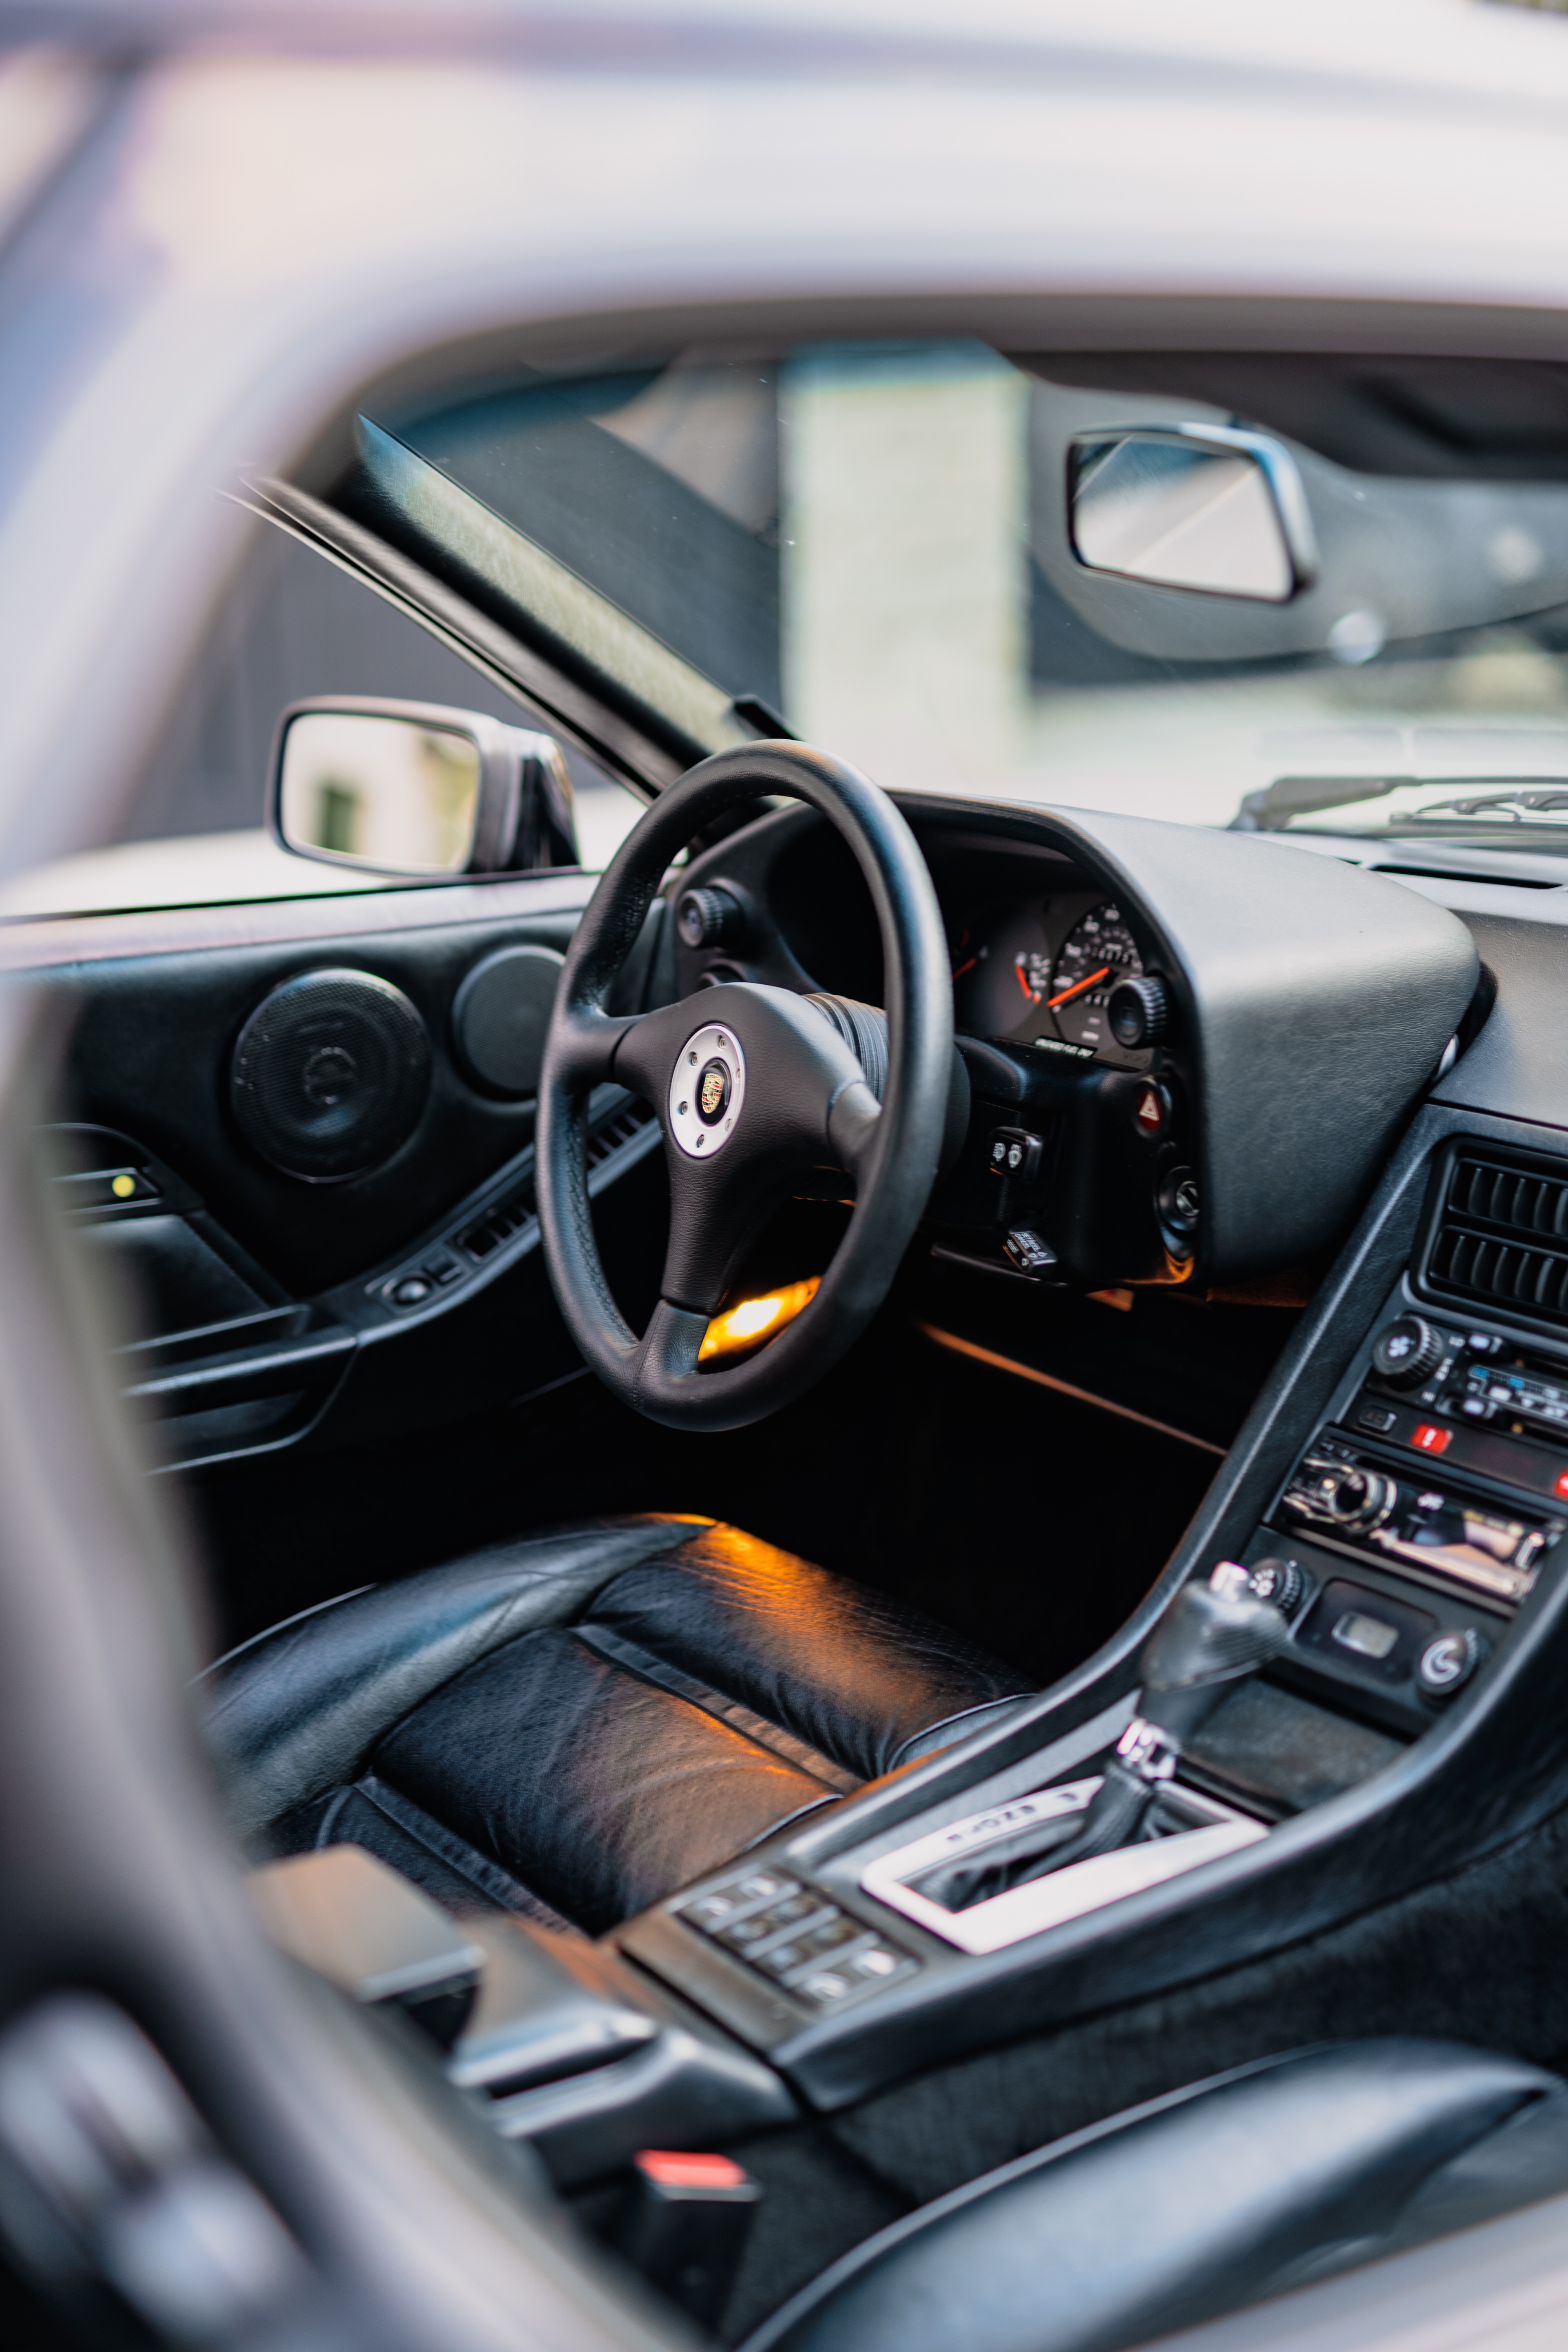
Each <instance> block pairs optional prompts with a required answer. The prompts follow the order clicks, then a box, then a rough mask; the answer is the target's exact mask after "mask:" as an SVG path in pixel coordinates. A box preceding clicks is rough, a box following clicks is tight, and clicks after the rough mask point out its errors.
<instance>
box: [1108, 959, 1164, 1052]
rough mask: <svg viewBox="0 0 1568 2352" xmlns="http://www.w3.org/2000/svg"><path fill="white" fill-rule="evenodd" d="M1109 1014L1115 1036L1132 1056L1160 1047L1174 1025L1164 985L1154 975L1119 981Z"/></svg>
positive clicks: (1135, 976) (1113, 992) (1137, 975)
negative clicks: (1143, 1047) (1146, 1048)
mask: <svg viewBox="0 0 1568 2352" xmlns="http://www.w3.org/2000/svg"><path fill="white" fill-rule="evenodd" d="M1105 1013H1106V1019H1107V1020H1108V1021H1109V1022H1110V1034H1111V1035H1112V1036H1113V1037H1114V1038H1115V1040H1116V1042H1117V1044H1118V1045H1124V1046H1125V1047H1126V1048H1127V1050H1128V1052H1129V1053H1135V1052H1136V1051H1137V1049H1138V1047H1139V1046H1140V1045H1158V1044H1159V1042H1160V1040H1161V1038H1162V1037H1163V1035H1164V1034H1165V1031H1166V1029H1167V1027H1168V1026H1169V1025H1170V1017H1171V1003H1170V999H1169V997H1168V996H1167V995H1166V993H1165V983H1164V982H1163V980H1156V979H1155V977H1154V975H1153V973H1152V972H1151V971H1144V972H1138V973H1135V974H1133V975H1132V976H1131V978H1129V979H1127V980H1119V981H1118V982H1117V983H1116V985H1115V987H1114V988H1113V989H1112V990H1111V992H1110V999H1109V1001H1108V1003H1107V1004H1106V1008H1105Z"/></svg>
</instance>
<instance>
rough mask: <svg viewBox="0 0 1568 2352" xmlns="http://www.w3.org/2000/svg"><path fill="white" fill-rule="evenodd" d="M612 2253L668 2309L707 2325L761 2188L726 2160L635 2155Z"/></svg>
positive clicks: (681, 2153)
mask: <svg viewBox="0 0 1568 2352" xmlns="http://www.w3.org/2000/svg"><path fill="white" fill-rule="evenodd" d="M632 2175H633V2187H632V2193H631V2197H630V2199H629V2200H628V2202H627V2204H626V2210H625V2212H624V2213H623V2215H622V2217H621V2222H620V2226H619V2228H618V2229H617V2231H616V2240H615V2243H616V2252H617V2253H618V2254H620V2255H621V2256H622V2258H623V2260H625V2261H626V2262H628V2263H631V2264H632V2266H633V2268H634V2269H636V2270H638V2271H640V2272H641V2273H642V2275H643V2276H644V2278H646V2279H647V2283H648V2284H649V2285H650V2286H653V2287H657V2288H658V2291H659V2293H660V2294H665V2295H668V2298H669V2300H670V2301H671V2303H676V2304H679V2305H680V2308H681V2309H682V2310H683V2311H687V2312H689V2313H690V2315H691V2316H692V2318H693V2319H695V2320H698V2321H700V2323H701V2324H702V2325H703V2326H714V2325H715V2324H716V2322H717V2321H718V2319H719V2317H720V2315H721V2313H722V2311H723V2309H724V2305H725V2304H726V2303H727V2302H728V2301H729V2299H730V2291H731V2287H732V2286H733V2285H734V2284H735V2277H736V2273H738V2271H739V2270H740V2267H741V2257H742V2254H743V2253H744V2252H745V2250H746V2241H747V2239H748V2238H749V2237H750V2236H751V2233H752V2220H753V2218H754V2216H755V2213H756V2210H757V2207H758V2205H759V2204H760V2203H761V2201H762V2195H763V2192H762V2189H761V2187H760V2186H759V2184H758V2183H757V2182H756V2181H754V2180H753V2179H752V2176H751V2174H750V2173H749V2172H747V2171H745V2170H744V2169H743V2168H742V2166H740V2165H738V2164H736V2163H735V2162H734V2161H733V2160H732V2159H731V2158H730V2157H727V2156H707V2155H700V2154H697V2153H696V2152H694V2151H692V2150H689V2149H686V2148H664V2147H645V2148H639V2149H638V2151H637V2155H636V2156H635V2157H634V2158H632Z"/></svg>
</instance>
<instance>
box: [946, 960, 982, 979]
mask: <svg viewBox="0 0 1568 2352" xmlns="http://www.w3.org/2000/svg"><path fill="white" fill-rule="evenodd" d="M979 961H980V958H979V956H978V955H972V956H971V957H970V959H969V961H968V962H967V963H961V964H960V965H959V967H958V970H957V971H955V972H954V973H953V975H952V976H953V978H954V980H962V979H963V975H964V973H965V972H966V971H973V970H974V967H975V965H976V964H977V963H978V962H979Z"/></svg>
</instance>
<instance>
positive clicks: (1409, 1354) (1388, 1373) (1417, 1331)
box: [1372, 1315, 1443, 1389]
mask: <svg viewBox="0 0 1568 2352" xmlns="http://www.w3.org/2000/svg"><path fill="white" fill-rule="evenodd" d="M1442 1360H1443V1339H1442V1334H1441V1333H1440V1332H1437V1331H1435V1330H1434V1329H1433V1328H1432V1326H1431V1324H1430V1323H1428V1322H1427V1320H1426V1317H1425V1315H1401V1316H1400V1317H1399V1318H1398V1320H1397V1321H1396V1322H1394V1323H1391V1324H1390V1325H1389V1327H1388V1328H1387V1330H1386V1331H1380V1332H1379V1333H1378V1335H1377V1338H1376V1339H1374V1340H1373V1345H1372V1368H1373V1371H1374V1372H1376V1373H1377V1374H1378V1375H1379V1377H1380V1378H1381V1379H1383V1380H1384V1381H1387V1383H1388V1385H1389V1387H1390V1388H1392V1389H1418V1388H1419V1387H1420V1385H1421V1383H1422V1381H1424V1380H1425V1379H1426V1376H1427V1374H1428V1373H1429V1372H1433V1371H1436V1368H1437V1366H1438V1365H1439V1364H1440V1363H1441V1362H1442Z"/></svg>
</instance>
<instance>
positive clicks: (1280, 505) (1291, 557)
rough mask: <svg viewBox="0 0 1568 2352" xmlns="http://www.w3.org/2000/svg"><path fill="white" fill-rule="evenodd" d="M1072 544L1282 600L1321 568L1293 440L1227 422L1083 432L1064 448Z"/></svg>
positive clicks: (1128, 570) (1126, 572)
mask: <svg viewBox="0 0 1568 2352" xmlns="http://www.w3.org/2000/svg"><path fill="white" fill-rule="evenodd" d="M1068 517H1069V528H1070V530H1071V536H1072V547H1073V553H1074V554H1075V555H1076V556H1077V557H1078V560H1079V562H1080V563H1082V564H1084V565H1086V566H1087V567H1088V569H1089V571H1091V572H1116V573H1118V574H1119V575H1120V576H1121V578H1122V579H1124V580H1142V581H1146V582H1147V583H1149V584H1150V585H1151V586H1152V587H1159V588H1187V589H1193V590H1196V591H1197V592H1198V593H1201V594H1204V595H1208V596H1240V597H1247V598H1249V599H1251V600H1252V601H1254V602H1256V603H1259V604H1289V601H1290V599H1291V597H1292V596H1296V595H1299V594H1300V592H1301V590H1302V589H1303V588H1308V587H1310V585H1311V583H1312V581H1313V579H1314V578H1315V576H1316V573H1317V551H1316V545H1315V542H1314V540H1313V535H1312V520H1311V515H1310V510H1309V509H1308V505H1307V495H1306V492H1305V490H1304V489H1303V488H1302V486H1301V478H1300V474H1299V473H1298V471H1297V469H1296V466H1295V462H1294V460H1293V459H1292V458H1291V457H1290V454H1289V450H1287V449H1285V448H1283V447H1282V446H1280V444H1279V442H1278V441H1271V440H1270V439H1269V438H1268V436H1267V435H1265V434H1262V433H1244V432H1241V431H1239V430H1233V429H1232V428H1231V427H1229V426H1226V425H1139V426H1136V427H1134V428H1131V429H1123V430H1117V431H1112V432H1105V433H1080V434H1078V435H1077V436H1075V437H1074V439H1073V440H1072V442H1071V443H1070V444H1069V446H1068Z"/></svg>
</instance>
